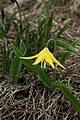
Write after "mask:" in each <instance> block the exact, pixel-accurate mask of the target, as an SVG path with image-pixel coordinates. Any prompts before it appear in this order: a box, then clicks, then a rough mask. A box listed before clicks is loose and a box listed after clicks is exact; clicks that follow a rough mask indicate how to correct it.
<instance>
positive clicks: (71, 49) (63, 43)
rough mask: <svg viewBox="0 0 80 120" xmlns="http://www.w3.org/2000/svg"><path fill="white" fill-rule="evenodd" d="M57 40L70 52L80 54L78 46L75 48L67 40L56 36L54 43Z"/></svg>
mask: <svg viewBox="0 0 80 120" xmlns="http://www.w3.org/2000/svg"><path fill="white" fill-rule="evenodd" d="M55 41H56V45H57V46H59V47H62V48H65V49H67V50H68V51H70V52H73V53H75V54H76V55H78V56H80V53H79V52H78V50H76V48H74V47H73V46H71V45H69V44H68V43H66V42H65V41H63V40H61V39H59V38H56V39H55V40H53V43H54V42H55Z"/></svg>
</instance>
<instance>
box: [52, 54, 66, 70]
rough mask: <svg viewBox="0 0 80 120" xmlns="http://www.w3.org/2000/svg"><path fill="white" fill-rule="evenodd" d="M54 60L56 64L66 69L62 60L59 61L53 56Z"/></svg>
mask: <svg viewBox="0 0 80 120" xmlns="http://www.w3.org/2000/svg"><path fill="white" fill-rule="evenodd" d="M52 60H53V62H55V63H56V64H58V65H59V66H60V67H62V68H64V69H66V68H65V67H64V66H63V65H62V64H61V63H60V62H58V60H56V58H55V57H54V56H53V58H52Z"/></svg>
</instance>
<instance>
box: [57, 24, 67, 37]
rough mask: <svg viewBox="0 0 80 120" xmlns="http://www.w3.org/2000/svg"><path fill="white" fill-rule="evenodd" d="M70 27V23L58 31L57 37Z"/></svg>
mask: <svg viewBox="0 0 80 120" xmlns="http://www.w3.org/2000/svg"><path fill="white" fill-rule="evenodd" d="M68 28H69V26H68V25H65V26H64V27H63V28H62V29H61V30H60V31H59V32H58V33H57V35H56V36H57V37H60V35H62V34H63V33H64V32H65V31H66V30H67V29H68Z"/></svg>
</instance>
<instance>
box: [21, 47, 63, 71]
mask: <svg viewBox="0 0 80 120" xmlns="http://www.w3.org/2000/svg"><path fill="white" fill-rule="evenodd" d="M20 58H21V59H34V58H37V59H36V60H35V62H34V63H33V65H37V64H39V63H40V62H41V63H44V68H45V66H46V62H47V63H48V64H49V65H51V66H52V68H53V69H54V68H55V67H54V64H53V63H56V64H58V65H59V66H60V67H62V68H64V69H65V67H64V66H63V65H61V63H59V62H58V61H57V60H56V58H55V57H54V56H53V54H52V53H51V52H50V51H49V49H48V48H47V47H45V48H44V49H43V50H42V51H41V52H39V53H38V54H36V55H34V56H31V57H20Z"/></svg>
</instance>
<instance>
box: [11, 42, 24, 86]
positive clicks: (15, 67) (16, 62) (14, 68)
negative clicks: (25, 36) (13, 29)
mask: <svg viewBox="0 0 80 120" xmlns="http://www.w3.org/2000/svg"><path fill="white" fill-rule="evenodd" d="M12 48H15V49H16V50H15V49H13V51H14V53H15V51H17V48H16V47H15V46H14V45H12ZM18 51H19V52H16V56H17V57H15V58H14V59H13V61H12V63H11V66H10V74H11V79H12V82H13V83H14V84H16V83H18V79H19V75H20V72H21V68H22V63H21V62H20V59H19V58H18V56H19V55H21V56H24V54H25V44H24V43H23V41H22V40H21V42H20V48H19V50H18Z"/></svg>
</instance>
